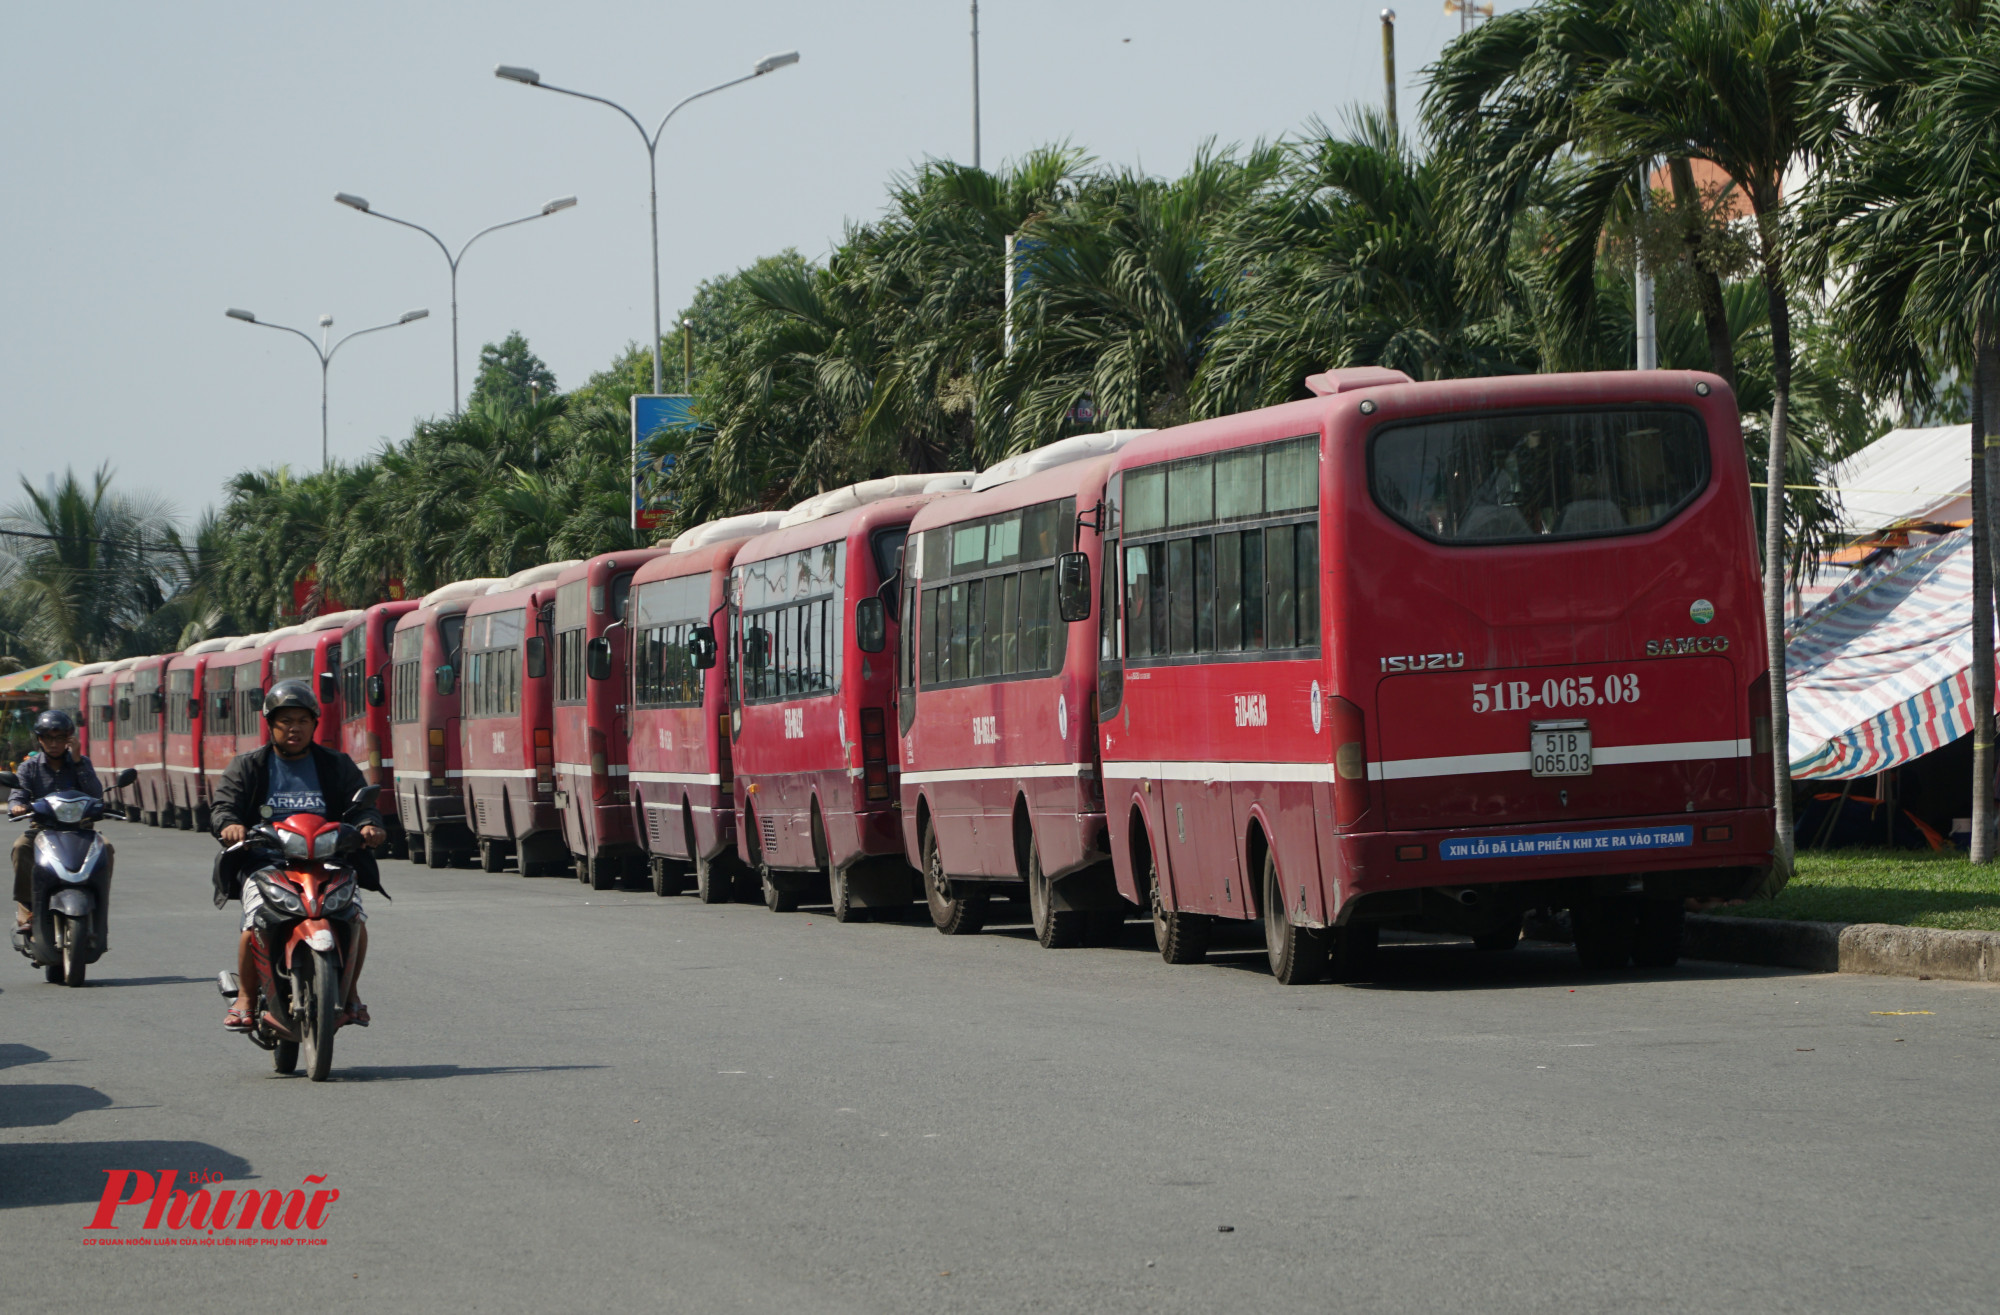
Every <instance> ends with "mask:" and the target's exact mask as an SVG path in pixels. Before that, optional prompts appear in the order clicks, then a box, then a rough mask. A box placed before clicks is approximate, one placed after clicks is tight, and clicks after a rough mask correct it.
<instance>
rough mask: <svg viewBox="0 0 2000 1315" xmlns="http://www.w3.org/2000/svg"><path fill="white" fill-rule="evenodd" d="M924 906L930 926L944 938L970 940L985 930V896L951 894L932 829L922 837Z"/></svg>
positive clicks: (949, 880)
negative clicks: (966, 938) (927, 912)
mask: <svg viewBox="0 0 2000 1315" xmlns="http://www.w3.org/2000/svg"><path fill="white" fill-rule="evenodd" d="M924 902H925V903H926V904H927V905H929V906H930V912H931V926H933V927H936V928H937V929H938V930H939V931H941V932H943V933H944V934H945V935H947V936H972V935H975V934H977V933H978V932H979V931H981V930H982V929H984V928H985V926H986V905H987V896H986V895H985V894H984V893H983V892H982V893H980V894H977V895H954V894H953V893H952V889H951V878H950V877H948V876H946V875H945V871H944V856H943V855H941V854H939V853H938V843H937V831H936V830H935V829H932V830H928V831H926V832H925V833H924Z"/></svg>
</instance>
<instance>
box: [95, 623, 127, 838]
mask: <svg viewBox="0 0 2000 1315" xmlns="http://www.w3.org/2000/svg"><path fill="white" fill-rule="evenodd" d="M130 664H131V659H130V658H121V659H119V660H118V661H116V662H106V663H104V664H103V666H102V667H101V668H100V669H99V670H98V672H97V674H95V675H93V676H92V677H90V679H89V680H88V681H86V682H85V683H84V695H83V698H84V707H85V710H86V711H87V713H88V715H89V717H90V747H91V749H92V751H93V752H92V753H91V755H90V760H91V764H92V766H93V767H95V768H96V770H97V771H98V773H99V774H100V776H101V777H102V780H103V784H104V800H105V809H106V811H107V812H108V813H110V814H113V815H115V816H118V817H122V818H124V819H125V820H126V821H131V820H132V816H131V812H130V811H128V810H127V808H126V801H125V796H126V794H127V793H128V791H126V790H123V789H120V788H118V787H116V786H114V785H112V784H111V781H112V778H114V777H116V776H117V775H118V769H119V768H120V767H122V766H124V764H123V763H122V762H120V761H119V753H118V748H119V745H118V683H119V680H120V679H121V678H123V679H124V680H125V681H126V682H127V684H128V685H129V683H130V680H131V678H130V677H129V676H126V675H125V673H126V672H127V671H128V670H130V669H131V666H130Z"/></svg>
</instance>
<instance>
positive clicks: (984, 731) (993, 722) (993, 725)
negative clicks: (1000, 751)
mask: <svg viewBox="0 0 2000 1315" xmlns="http://www.w3.org/2000/svg"><path fill="white" fill-rule="evenodd" d="M972 742H973V743H974V744H998V743H1000V719H999V718H998V717H974V718H973V719H972Z"/></svg>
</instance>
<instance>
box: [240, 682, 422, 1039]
mask: <svg viewBox="0 0 2000 1315" xmlns="http://www.w3.org/2000/svg"><path fill="white" fill-rule="evenodd" d="M264 721H265V723H266V724H267V725H269V726H270V728H271V742H270V743H269V744H267V745H265V746H264V747H263V748H261V749H252V750H251V751H250V752H249V753H244V754H238V755H237V756H236V758H235V760H234V761H232V762H231V763H230V764H229V767H228V768H227V770H225V771H224V772H223V774H222V781H221V782H220V784H218V785H217V786H216V788H215V802H214V803H213V805H211V807H210V810H209V815H210V818H211V820H212V822H213V824H214V826H215V834H216V835H217V837H218V838H220V839H221V841H222V843H223V844H225V845H234V844H238V843H240V842H241V841H242V839H243V836H244V833H245V832H246V831H247V830H248V829H249V828H250V827H252V826H255V825H256V824H258V823H259V822H281V821H283V820H284V819H285V818H287V817H291V816H293V815H294V814H296V813H311V814H313V815H314V816H317V817H325V818H332V819H336V820H338V819H343V818H347V816H348V809H349V808H350V807H352V805H353V803H354V798H355V796H356V795H358V794H360V793H361V791H362V790H363V789H364V788H365V787H366V786H367V781H366V779H365V778H363V777H362V775H361V769H360V768H359V767H356V766H355V765H354V760H353V759H352V758H350V757H348V756H347V755H346V754H344V753H335V752H333V751H332V750H330V749H323V748H321V747H320V746H319V745H317V744H314V743H313V732H314V731H315V730H317V729H318V727H319V700H318V699H316V698H314V697H313V692H312V687H311V686H310V685H307V684H306V683H305V682H304V681H302V680H281V681H279V682H278V683H277V684H275V685H273V686H272V687H271V692H270V693H269V694H266V695H265V696H264ZM349 820H351V821H355V822H357V823H358V824H359V826H360V829H361V839H362V841H363V842H364V843H365V844H367V845H368V847H369V848H371V849H372V848H374V847H376V846H378V845H380V844H381V843H382V842H383V841H385V840H387V839H388V838H389V836H388V833H387V832H386V831H384V830H383V829H382V815H381V814H380V813H378V812H376V811H375V810H374V809H373V808H366V809H363V810H361V812H360V813H359V815H358V816H357V817H355V818H352V819H349ZM356 858H357V859H358V860H360V861H359V862H358V863H357V864H356V868H357V871H356V873H355V875H356V878H357V884H360V885H362V886H364V887H372V888H373V889H376V890H379V889H381V883H380V881H379V880H373V875H374V874H373V871H372V869H373V868H374V860H373V857H372V856H371V855H368V854H359V855H356ZM242 899H243V932H242V935H241V936H239V937H238V938H237V942H236V973H237V979H238V994H237V997H236V1003H235V1004H234V1005H232V1006H231V1007H230V1010H229V1013H228V1016H227V1017H225V1018H224V1019H223V1026H224V1027H227V1028H229V1029H230V1030H231V1031H235V1032H247V1031H249V1030H250V1029H251V1028H252V1027H253V1026H254V1025H255V1024H254V1023H253V1021H252V1020H251V1017H250V1010H251V1008H252V1006H254V1005H255V1003H256V1001H257V983H258V976H257V971H258V969H257V958H258V956H257V946H256V938H255V936H254V935H253V934H252V928H253V927H255V926H256V916H257V909H258V907H259V906H260V905H261V904H262V903H263V900H262V898H261V897H260V896H259V895H258V894H257V888H256V886H255V885H254V884H253V883H247V882H246V883H245V884H244V886H243V892H242ZM354 922H355V938H354V966H353V970H352V972H351V974H350V976H349V979H348V987H347V1009H346V1012H345V1013H344V1014H343V1016H342V1018H341V1021H342V1022H344V1023H355V1024H357V1025H359V1026H361V1027H366V1026H368V1022H369V1018H368V1007H367V1006H366V1005H364V1004H362V1003H361V997H360V994H359V992H358V991H357V990H356V989H355V988H356V986H357V985H358V983H359V982H360V980H361V965H362V963H363V961H364V960H365V959H366V958H367V957H368V915H367V913H366V912H364V911H363V910H362V907H361V896H360V895H358V894H357V895H356V896H355V897H354ZM266 1021H267V1022H269V1023H270V1024H271V1025H272V1026H273V1027H275V1028H276V1029H277V1030H278V1031H280V1032H283V1033H289V1032H290V1031H291V1027H290V1024H289V1023H287V1022H286V1021H285V1020H283V1019H279V1018H273V1017H271V1016H269V1015H268V1014H267V1015H266Z"/></svg>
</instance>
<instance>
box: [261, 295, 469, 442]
mask: <svg viewBox="0 0 2000 1315" xmlns="http://www.w3.org/2000/svg"><path fill="white" fill-rule="evenodd" d="M222 313H223V314H224V315H227V316H228V317H229V318H230V319H232V320H242V321H243V322H244V323H245V324H255V325H258V326H260V327H262V328H266V329H283V330H284V331H285V332H286V333H296V334H297V335H298V336H299V337H301V338H304V339H305V340H306V346H308V347H310V348H312V349H313V355H315V356H317V357H319V466H320V469H321V470H328V469H331V468H332V466H333V457H332V451H331V448H330V447H329V446H328V440H327V426H326V380H327V372H328V371H329V370H330V369H331V368H332V366H333V354H334V353H335V352H337V351H339V350H340V349H341V348H342V347H345V346H346V345H347V344H348V343H350V342H352V341H353V340H354V339H356V338H359V337H360V336H361V335H362V334H364V333H380V332H382V330H384V329H393V328H396V327H398V326H399V325H404V324H409V323H411V322H413V321H416V320H421V319H423V318H425V317H426V316H428V315H429V314H430V312H429V311H428V310H408V311H404V312H403V313H402V315H401V316H400V317H398V318H396V319H393V320H391V321H389V322H388V323H387V324H377V325H375V326H374V327H373V328H368V329H356V330H355V331H354V332H353V333H350V334H348V335H347V336H346V337H345V338H342V339H341V340H340V341H339V342H336V343H334V344H333V345H332V346H331V347H328V346H326V345H325V344H324V343H323V342H314V341H313V336H312V335H311V334H310V333H307V332H306V331H305V330H304V329H294V328H293V327H292V326H291V325H289V324H272V323H271V322H270V321H269V320H260V319H258V318H257V317H256V316H255V315H252V314H251V313H250V312H249V311H247V310H238V309H236V308H235V307H233V306H232V307H230V308H229V309H228V310H226V311H224V312H222ZM319 327H320V332H321V336H322V337H323V338H324V337H327V336H330V335H331V333H332V329H333V316H331V315H322V316H320V317H319Z"/></svg>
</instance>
